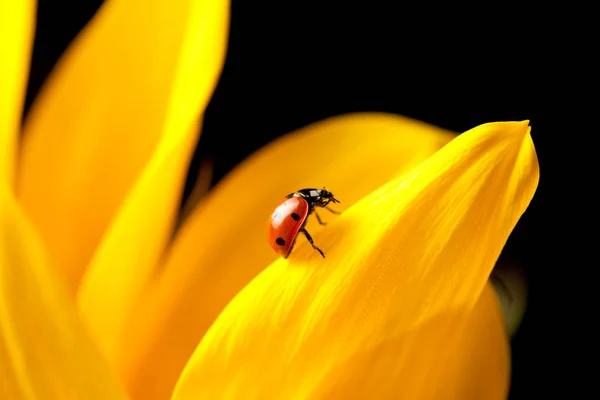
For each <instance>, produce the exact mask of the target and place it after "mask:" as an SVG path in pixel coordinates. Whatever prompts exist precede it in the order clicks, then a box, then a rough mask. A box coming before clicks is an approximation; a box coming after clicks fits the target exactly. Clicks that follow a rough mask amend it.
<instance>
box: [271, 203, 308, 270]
mask: <svg viewBox="0 0 600 400" xmlns="http://www.w3.org/2000/svg"><path fill="white" fill-rule="evenodd" d="M308 209H309V208H308V203H307V202H306V200H304V199H303V198H301V197H290V198H287V199H286V200H284V201H283V202H281V203H280V204H279V205H278V206H277V207H276V208H275V210H274V211H273V213H272V214H271V219H270V220H269V223H268V224H267V235H268V239H269V244H270V245H271V247H272V248H273V250H275V252H276V253H278V254H279V255H280V256H282V257H284V258H287V256H288V255H289V254H290V252H291V251H292V248H293V246H294V243H295V241H296V236H297V235H298V232H299V231H300V229H301V228H302V226H303V225H304V222H305V221H306V218H308Z"/></svg>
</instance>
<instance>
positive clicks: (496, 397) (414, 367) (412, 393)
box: [173, 285, 510, 400]
mask: <svg viewBox="0 0 600 400" xmlns="http://www.w3.org/2000/svg"><path fill="white" fill-rule="evenodd" d="M284 329H285V328H284ZM294 339H295V338H293V339H292V340H294ZM317 346H318V345H317ZM320 350H322V349H320V346H318V347H317V348H316V349H314V350H312V351H320ZM302 351H307V350H305V349H302ZM259 357H261V356H259ZM289 357H290V358H293V357H294V355H289ZM296 357H298V358H297V359H298V360H300V359H301V357H302V355H301V354H298V355H296ZM325 357H327V356H325ZM261 358H263V360H264V357H261ZM332 361H334V362H332V364H333V365H332V366H331V368H330V369H329V370H327V371H325V372H324V373H323V374H322V375H320V376H314V375H311V373H310V372H309V371H310V366H307V365H304V364H301V365H298V364H295V363H296V361H295V362H294V365H291V366H288V365H286V366H285V367H278V366H277V365H276V364H275V363H277V362H279V360H273V364H269V363H267V364H265V368H262V369H260V370H248V371H246V372H248V373H250V374H256V375H263V374H264V380H263V379H260V378H259V379H257V380H256V385H253V386H246V387H245V389H246V390H247V391H244V392H243V393H244V394H243V398H244V399H246V398H248V399H252V398H259V399H269V398H289V399H328V400H331V399H381V400H384V399H399V398H402V399H423V400H425V399H444V400H452V399H456V400H469V399H472V400H480V399H487V400H501V399H506V396H507V391H508V390H507V389H508V383H509V370H510V365H509V349H508V343H507V338H506V334H505V332H504V330H503V322H502V318H501V313H500V312H499V309H498V301H497V299H496V297H495V294H494V291H493V290H492V289H491V287H490V286H489V285H487V286H486V287H485V289H484V291H483V293H482V296H481V297H480V299H479V301H478V303H477V304H476V306H475V308H474V309H473V310H472V312H467V311H463V312H459V311H456V312H448V313H444V314H440V315H436V316H435V317H433V318H431V319H430V320H427V321H424V322H423V323H422V324H419V325H418V326H416V327H414V328H413V329H411V330H410V331H408V332H402V333H397V334H390V335H389V336H386V337H383V338H381V339H380V340H379V341H376V342H375V343H369V344H367V345H365V346H364V348H362V349H361V350H360V351H359V352H357V353H355V354H350V355H348V357H344V358H342V359H339V360H337V362H335V361H336V360H332ZM300 362H302V361H300ZM317 362H319V361H316V360H315V363H317ZM325 362H328V361H325ZM298 367H299V368H298ZM282 368H285V370H283V369H282ZM307 370H308V371H307ZM240 372H243V371H240ZM307 372H308V373H307ZM297 373H301V374H304V375H301V376H300V378H299V379H293V378H292V379H289V381H288V382H286V383H284V384H283V385H272V384H270V381H275V382H276V381H277V380H279V379H280V380H282V381H285V380H286V376H287V377H288V378H290V377H292V376H294V375H295V374H297ZM283 374H285V376H284V375H283ZM213 378H214V376H212V375H211V376H209V377H204V375H202V376H201V377H200V376H197V375H195V374H194V375H189V376H188V375H186V377H185V378H184V379H183V380H182V381H181V383H180V384H179V385H178V388H177V391H176V393H175V395H174V396H173V400H185V399H197V398H201V397H202V396H203V395H207V396H208V398H218V399H228V398H231V399H236V398H239V395H237V396H236V390H235V389H234V390H231V391H228V388H231V387H235V386H236V383H237V382H236V381H229V382H224V380H219V382H217V383H216V384H214V385H212V384H210V383H209V384H208V385H207V380H209V379H213ZM296 378H298V377H296ZM228 379H231V376H228ZM267 380H268V381H269V383H267V382H265V381H267ZM219 383H220V384H221V386H219ZM261 383H262V384H261ZM207 386H208V390H207ZM282 386H285V387H284V388H282ZM282 393H285V394H284V395H282Z"/></svg>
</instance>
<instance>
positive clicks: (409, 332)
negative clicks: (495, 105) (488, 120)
mask: <svg viewBox="0 0 600 400" xmlns="http://www.w3.org/2000/svg"><path fill="white" fill-rule="evenodd" d="M228 7H229V4H228V3H227V2H226V1H202V0H182V1H179V2H164V1H160V0H144V1H142V0H108V1H106V2H105V3H104V5H103V6H102V8H101V10H100V11H99V12H98V14H97V15H96V16H95V17H94V19H93V21H92V22H91V23H90V24H89V25H88V26H87V27H86V28H85V30H84V31H83V32H82V33H81V34H80V35H79V36H78V38H77V39H76V40H75V41H74V42H73V44H72V45H71V47H70V49H69V51H68V52H67V53H66V54H65V55H64V57H63V58H62V60H61V62H60V63H59V65H58V66H57V68H56V70H55V71H54V73H53V74H52V76H51V77H50V79H49V80H48V82H47V83H46V85H45V88H44V90H43V91H42V93H41V94H40V95H39V96H38V99H37V100H36V103H35V105H34V107H33V108H32V111H31V113H30V115H29V116H28V119H27V121H26V123H25V126H24V127H23V132H22V139H21V136H19V130H20V126H19V118H20V113H21V109H22V102H23V95H24V90H23V89H24V86H25V82H26V76H27V65H28V57H29V53H30V48H31V41H32V36H33V35H32V33H33V32H32V29H33V28H32V27H33V18H34V15H35V5H34V4H33V2H32V1H30V0H28V1H13V2H9V1H0V34H1V36H0V38H1V40H0V53H1V54H2V57H3V58H2V63H1V64H0V87H1V88H2V90H0V99H1V100H0V151H2V154H0V159H1V161H0V163H1V164H0V192H1V193H0V196H1V197H0V398H3V399H5V398H6V399H17V400H18V399H43V400H52V399H71V398H81V399H102V400H106V399H125V398H131V399H144V400H146V399H168V398H173V399H196V398H206V399H244V400H246V399H308V398H311V399H337V398H339V399H351V398H357V399H385V398H391V399H396V398H403V399H413V398H419V399H438V398H439V399H501V398H504V397H505V396H506V393H507V390H508V376H509V360H508V345H507V341H506V337H505V332H504V328H503V325H502V321H501V316H500V312H499V309H498V305H497V301H496V297H495V295H494V293H493V291H492V289H491V288H490V286H489V285H488V284H487V281H488V277H489V274H490V271H491V270H492V268H493V265H494V263H495V261H496V259H497V257H498V255H499V253H500V251H501V249H502V246H503V245H504V243H505V241H506V239H507V237H508V235H509V234H510V232H511V230H512V229H513V227H514V225H515V223H516V222H517V220H518V219H519V217H520V216H521V214H522V213H523V212H524V210H525V208H526V207H527V205H528V203H529V201H530V200H531V198H532V196H533V193H534V191H535V188H536V186H537V181H538V176H539V172H538V165H537V160H536V156H535V150H534V147H533V143H532V141H531V137H530V135H529V130H530V129H529V127H528V123H527V122H506V123H493V124H486V125H482V126H480V127H477V128H475V129H473V130H471V131H469V132H466V133H464V134H462V135H460V136H458V137H456V138H455V137H454V135H453V134H452V133H450V132H447V131H444V130H442V129H438V128H435V127H432V126H429V125H427V124H424V123H420V122H417V121H413V120H410V119H407V118H402V117H398V116H391V115H385V114H374V113H365V114H355V115H347V116H340V117H336V118H332V119H329V120H326V121H323V122H320V123H316V124H313V125H310V126H308V127H305V128H304V129H301V130H300V131H298V132H296V133H294V134H290V135H287V136H285V137H282V138H281V139H279V140H277V141H275V142H274V143H272V144H271V145H269V146H267V147H265V148H264V149H262V150H260V151H259V152H257V153H256V154H255V155H254V156H252V157H250V158H249V159H248V160H247V161H245V162H244V163H243V164H242V165H241V166H240V167H239V168H237V169H236V170H234V171H233V172H232V173H231V174H230V175H229V176H228V177H227V178H226V179H224V181H223V182H222V183H221V184H219V186H218V187H216V188H215V189H214V190H213V191H211V192H210V193H209V195H208V196H207V197H205V198H203V199H202V201H201V202H200V203H199V204H198V205H197V207H195V208H194V209H193V210H192V211H191V213H190V215H189V216H188V218H186V219H185V221H184V222H183V224H182V225H181V226H180V227H179V228H178V229H177V231H176V232H175V235H174V238H173V239H172V240H171V238H172V237H173V232H172V230H173V229H174V226H175V220H176V218H177V207H178V204H179V200H180V195H181V190H182V184H183V181H184V179H185V173H186V169H187V166H188V163H189V160H190V155H191V152H192V150H193V148H194V146H195V144H196V142H197V132H198V130H199V129H198V127H199V125H200V123H199V121H200V120H201V117H202V113H203V111H204V109H205V107H206V104H207V102H208V99H209V98H210V95H211V93H212V90H213V88H214V85H215V82H216V80H217V78H218V75H219V72H220V69H221V67H222V63H223V58H224V54H225V44H226V39H227V34H226V32H227V28H228V12H229V11H228ZM365 132H368V133H369V135H365V134H364V133H365ZM309 149H310V154H311V157H312V158H313V160H314V162H315V163H316V164H318V165H320V166H321V167H322V168H319V169H318V170H310V171H308V170H306V169H304V168H302V166H295V165H290V164H289V163H288V162H287V160H289V159H290V158H293V157H296V156H297V154H303V153H305V152H306V151H307V150H309ZM281 166H285V174H273V173H271V172H272V171H273V170H279V169H281ZM323 185H326V186H327V187H328V189H330V190H332V191H333V192H334V193H335V195H336V197H338V198H339V199H341V200H342V201H343V203H342V204H341V205H342V206H343V208H342V209H343V213H342V215H340V216H339V217H337V216H336V217H335V218H331V219H330V220H329V221H328V222H329V224H328V225H327V226H325V227H322V226H319V225H318V224H315V222H314V221H310V222H309V224H308V230H309V231H310V232H311V234H312V236H313V237H314V239H315V241H316V242H317V244H318V245H319V246H320V247H321V248H322V249H323V250H325V252H326V253H327V258H325V259H323V258H321V257H320V255H319V254H318V253H316V252H314V251H313V250H312V248H311V247H310V245H308V243H306V241H302V240H300V241H299V242H298V243H297V245H296V248H295V249H294V252H293V253H292V255H291V256H290V257H289V258H288V259H285V260H284V259H279V258H277V256H276V255H275V254H274V253H273V252H272V250H271V249H270V247H269V246H268V244H267V243H266V238H265V232H264V227H265V223H266V220H267V218H268V216H269V212H270V211H271V210H272V208H273V206H274V205H275V203H276V202H277V201H278V200H279V199H280V198H281V196H282V195H285V194H287V193H289V192H292V191H294V190H296V189H299V188H302V187H314V186H318V187H320V186H323ZM257 186H259V187H260V190H255V189H256V188H257ZM248 193H252V196H249V195H248V196H245V194H248ZM240 200H243V201H240Z"/></svg>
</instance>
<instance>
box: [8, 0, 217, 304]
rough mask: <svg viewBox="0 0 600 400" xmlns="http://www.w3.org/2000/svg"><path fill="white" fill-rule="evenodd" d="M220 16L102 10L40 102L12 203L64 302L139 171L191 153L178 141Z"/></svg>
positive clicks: (147, 6)
mask: <svg viewBox="0 0 600 400" xmlns="http://www.w3.org/2000/svg"><path fill="white" fill-rule="evenodd" d="M227 5H228V4H227V3H226V2H225V1H213V2H209V1H203V0H184V1H178V2H176V3H173V2H165V1H161V0H133V1H125V0H110V1H106V2H105V3H104V4H103V6H102V7H101V9H100V10H99V11H98V13H97V14H96V16H95V17H94V19H93V20H92V21H91V22H90V24H89V25H88V26H87V27H86V28H85V29H84V30H83V31H82V32H81V34H80V35H79V36H78V37H77V38H76V40H75V41H74V43H73V44H72V45H71V46H70V48H69V49H68V51H67V53H66V54H65V55H64V57H63V58H62V60H61V62H60V63H59V65H58V66H57V68H56V70H55V71H54V73H53V74H52V76H51V77H50V78H49V80H48V81H47V82H46V85H45V87H44V90H43V91H42V92H41V93H40V96H38V99H37V102H36V103H35V104H34V106H33V108H32V110H31V114H30V116H29V118H28V120H27V124H26V127H25V133H26V137H25V141H24V144H23V154H22V160H21V165H20V168H21V170H20V177H19V178H20V179H19V182H18V183H19V187H18V189H19V192H18V193H19V198H20V200H21V202H22V203H23V204H24V206H25V208H26V209H27V211H28V212H29V213H30V215H32V218H33V219H34V222H35V223H36V224H37V226H38V227H39V229H40V231H41V234H42V237H43V239H44V240H45V242H46V243H47V244H48V246H49V251H50V252H51V255H52V257H53V259H54V260H56V262H57V266H58V267H59V268H60V269H61V270H62V271H63V272H64V275H65V278H66V280H67V282H68V286H69V288H70V289H71V291H73V292H75V290H76V288H77V286H78V283H79V281H80V278H81V276H82V274H83V272H84V269H85V267H86V266H87V264H88V262H89V261H90V259H91V258H92V255H93V253H94V251H95V249H96V247H97V246H98V244H99V242H100V240H101V238H102V236H103V235H104V233H105V231H106V230H107V227H108V226H109V224H110V223H111V221H112V219H113V218H114V216H115V214H116V213H117V210H118V208H119V207H120V206H121V205H122V203H123V201H124V198H125V196H126V195H127V194H128V193H130V191H131V190H132V188H133V186H134V184H135V182H136V181H137V180H138V179H139V178H140V176H141V175H142V174H143V171H144V168H146V167H148V168H156V164H157V163H158V161H157V160H154V161H151V160H152V159H153V158H155V159H157V158H165V156H164V154H165V153H168V152H170V151H176V150H178V146H180V143H181V142H184V141H186V142H188V143H187V146H192V145H193V141H189V140H188V139H187V137H186V136H185V135H184V133H188V131H189V130H190V127H191V126H192V124H193V122H194V120H195V119H196V118H197V117H198V113H199V112H200V110H202V109H203V108H204V107H205V105H206V104H207V102H208V99H209V98H210V95H211V91H212V89H213V87H214V85H215V83H216V79H217V76H218V74H219V72H220V69H221V65H222V61H223V57H224V49H225V45H226V18H224V17H223V14H224V13H225V11H224V10H225V9H226V6H227ZM189 133H190V134H194V135H195V134H196V132H191V131H189ZM187 153H188V151H183V154H184V156H185V157H187ZM151 163H154V166H153V167H149V165H150V164H151ZM158 188H162V187H161V185H160V184H158V185H157V187H156V189H158ZM163 189H166V188H163ZM146 201H147V202H151V201H152V199H151V198H148V199H147V200H146ZM148 211H150V210H148ZM149 215H150V216H152V218H156V219H160V218H163V216H162V215H153V214H149ZM165 218H166V217H165Z"/></svg>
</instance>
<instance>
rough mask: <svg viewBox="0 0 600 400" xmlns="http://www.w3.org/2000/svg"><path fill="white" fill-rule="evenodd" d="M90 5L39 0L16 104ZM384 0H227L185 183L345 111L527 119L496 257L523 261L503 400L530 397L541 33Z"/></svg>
mask: <svg viewBox="0 0 600 400" xmlns="http://www.w3.org/2000/svg"><path fill="white" fill-rule="evenodd" d="M100 4H101V1H98V0H93V1H91V0H88V1H87V2H73V3H72V4H71V3H70V2H64V1H63V2H51V1H49V0H40V1H39V6H38V24H37V32H36V38H35V45H34V51H33V61H32V68H31V77H30V85H29V90H28V95H27V101H26V107H29V106H30V104H31V100H32V98H33V96H34V95H35V93H36V92H37V90H38V89H39V87H40V85H41V84H42V82H43V80H44V78H45V77H46V75H47V74H48V72H49V71H50V70H51V68H52V66H53V64H54V63H55V61H56V60H57V59H58V57H59V56H60V54H61V52H62V51H63V50H64V49H65V47H66V46H67V45H68V43H69V42H70V41H71V40H72V38H73V37H74V36H75V35H76V33H77V32H78V31H79V29H81V28H82V27H83V26H84V25H85V23H86V22H87V21H88V20H89V18H91V17H92V16H93V14H94V12H95V10H96V9H97V7H98V6H99V5H100ZM283 4H285V6H284V5H283ZM387 4H388V3H387V2H383V1H366V0H363V1H356V2H351V3H348V4H345V5H343V6H340V4H338V3H333V2H327V1H323V2H321V4H319V3H314V4H313V3H309V2H297V1H296V2H291V1H290V2H275V1H270V2H257V1H236V0H234V1H233V4H232V15H231V31H230V41H229V48H228V54H227V61H226V64H225V67H224V71H223V74H222V77H221V79H220V82H219V84H218V87H217V90H216V92H215V94H214V96H213V98H212V100H211V103H210V105H209V107H208V110H207V112H206V119H205V123H204V129H203V133H202V136H201V139H200V144H199V149H198V151H197V153H196V155H195V157H194V161H193V163H192V167H191V169H190V171H191V173H190V181H192V180H193V178H194V177H195V171H196V169H197V167H198V162H199V160H200V159H201V158H203V157H210V158H211V159H213V160H214V162H215V177H214V182H213V183H216V182H217V181H218V180H219V179H220V178H222V177H223V176H224V175H225V174H226V173H227V172H228V171H229V170H230V169H231V168H233V167H234V166H235V165H236V164H237V163H239V162H240V161H241V160H242V159H243V158H244V157H246V156H248V155H249V154H250V153H252V152H253V151H254V150H256V149H258V148H259V147H261V146H262V145H264V144H266V143H268V142H269V141H271V140H272V139H274V138H276V137H278V136H280V135H283V134H285V133H287V132H289V131H292V130H294V129H296V128H299V127H301V126H304V125H306V124H308V123H311V122H314V121H318V120H320V119H323V118H325V117H329V116H333V115H337V114H341V113H346V112H354V111H387V112H392V113H398V114H403V115H406V116H409V117H413V118H416V119H420V120H423V121H426V122H429V123H432V124H435V125H438V126H441V127H444V128H448V129H451V130H454V131H457V132H462V131H465V130H468V129H470V128H472V127H475V126H477V125H479V124H481V123H485V122H492V121H501V120H524V119H529V120H531V125H532V127H533V130H532V137H533V139H534V143H535V145H536V149H537V152H538V157H539V162H540V167H541V180H540V186H539V189H538V192H537V193H536V196H535V198H534V200H533V202H532V204H531V206H530V208H529V209H528V211H527V212H526V214H525V215H524V217H523V218H522V220H521V221H520V222H519V224H518V226H517V228H516V230H515V232H514V233H513V235H512V236H511V238H510V239H509V243H508V244H507V247H506V249H505V251H504V253H503V257H507V258H508V259H514V260H517V261H518V262H520V263H521V264H522V265H524V267H525V269H526V273H527V277H528V281H529V293H530V299H529V306H528V310H527V313H526V315H525V318H524V321H523V323H522V326H521V329H520V331H519V332H518V333H517V335H516V336H515V337H514V338H513V340H512V349H513V372H512V387H511V399H521V398H531V397H532V396H535V397H536V398H537V397H538V396H543V392H544V391H545V389H548V385H547V382H545V378H544V377H543V374H542V373H541V372H540V371H543V370H545V369H548V368H553V367H551V366H549V365H548V364H547V363H546V362H545V361H542V360H547V359H548V357H547V349H546V345H544V344H543V340H544V338H545V337H546V329H547V327H546V326H545V324H543V322H542V318H541V317H540V316H541V315H545V314H544V300H545V299H544V297H545V296H546V295H547V292H546V291H545V290H544V289H545V287H544V286H545V280H544V274H546V273H547V269H544V268H545V267H544V261H543V260H544V257H545V256H546V254H547V252H548V249H547V248H545V241H544V232H543V229H544V228H543V221H544V220H546V219H547V217H548V211H549V210H548V207H547V202H546V200H545V196H547V195H545V191H546V189H545V186H544V167H545V161H546V162H548V154H549V153H550V142H551V138H552V137H553V136H555V135H556V134H557V132H556V128H554V127H553V126H552V125H551V123H550V119H551V117H552V116H551V115H549V113H548V112H544V111H541V110H542V108H541V107H540V104H541V103H542V102H543V98H544V93H542V91H541V90H542V89H541V87H542V86H540V85H538V84H537V83H538V82H539V77H540V75H541V74H542V72H543V69H544V67H543V65H542V63H541V61H540V60H541V58H540V57H542V56H543V55H542V53H543V51H542V49H543V46H542V43H541V42H540V41H539V37H540V36H542V34H540V32H539V31H538V30H537V29H538V28H539V27H534V25H535V24H534V22H535V21H536V19H535V18H534V14H533V13H532V10H531V9H528V8H526V7H524V6H520V7H516V6H513V5H510V4H509V3H505V2H503V3H498V4H497V5H490V4H491V3H485V4H486V6H485V7H484V6H482V5H481V4H479V5H472V6H464V5H463V6H461V7H460V8H458V6H452V7H451V6H448V5H446V6H444V7H445V8H444V9H443V10H440V9H435V10H427V11H426V12H423V11H422V10H419V11H418V10H415V9H414V8H413V7H410V5H409V4H403V5H401V6H398V5H396V6H395V7H394V8H392V7H390V6H388V5H387ZM473 4H475V3H473ZM233 137H236V139H235V141H234V140H233V139H232V138H233ZM232 142H235V143H236V145H235V146H232V145H231V143H232ZM307 167H310V165H307ZM187 189H188V190H189V187H188V188H187ZM186 193H187V191H186Z"/></svg>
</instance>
